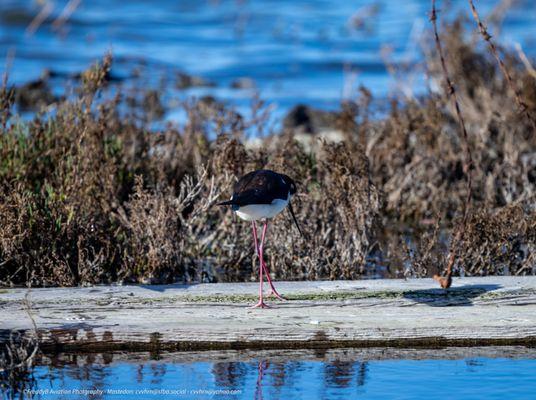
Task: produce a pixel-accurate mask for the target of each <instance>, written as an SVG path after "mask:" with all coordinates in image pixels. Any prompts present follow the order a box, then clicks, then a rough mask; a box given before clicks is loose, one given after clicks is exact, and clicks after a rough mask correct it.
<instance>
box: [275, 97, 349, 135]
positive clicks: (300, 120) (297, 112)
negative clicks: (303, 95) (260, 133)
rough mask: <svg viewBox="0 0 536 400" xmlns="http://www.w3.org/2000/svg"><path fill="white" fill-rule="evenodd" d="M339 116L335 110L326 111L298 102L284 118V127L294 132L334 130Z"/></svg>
mask: <svg viewBox="0 0 536 400" xmlns="http://www.w3.org/2000/svg"><path fill="white" fill-rule="evenodd" d="M338 116H339V115H338V113H336V112H333V111H324V110H319V109H315V108H312V107H309V106H307V105H304V104H298V105H296V106H294V107H293V108H292V109H291V110H290V111H289V112H288V113H287V115H286V116H285V118H284V119H283V128H284V129H286V130H291V131H293V132H294V133H310V134H316V133H320V132H321V131H323V130H334V129H335V128H336V124H337V118H338Z"/></svg>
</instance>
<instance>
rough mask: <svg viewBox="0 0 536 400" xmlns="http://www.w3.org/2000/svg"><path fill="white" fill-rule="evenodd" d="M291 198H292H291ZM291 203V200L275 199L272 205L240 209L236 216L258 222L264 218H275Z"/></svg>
mask: <svg viewBox="0 0 536 400" xmlns="http://www.w3.org/2000/svg"><path fill="white" fill-rule="evenodd" d="M289 197H290V196H289ZM288 201H289V198H287V199H286V200H282V199H275V200H274V201H272V204H250V205H247V206H242V207H240V208H239V209H238V210H237V211H236V214H237V215H238V216H239V217H240V218H242V219H245V220H246V221H256V220H258V219H264V218H273V217H275V216H276V215H277V214H279V213H280V212H281V211H283V210H284V209H285V207H286V206H287V204H288Z"/></svg>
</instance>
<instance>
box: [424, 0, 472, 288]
mask: <svg viewBox="0 0 536 400" xmlns="http://www.w3.org/2000/svg"><path fill="white" fill-rule="evenodd" d="M430 21H431V22H432V24H433V26H434V36H435V45H436V48H437V52H438V53H439V57H440V59H441V68H442V71H443V76H444V78H445V83H446V85H447V93H448V95H449V97H450V98H451V99H452V103H453V105H454V108H455V110H456V116H457V118H458V123H459V126H460V131H461V133H462V134H461V140H462V143H463V150H464V165H463V172H464V174H465V176H466V178H467V194H466V199H465V202H464V204H463V218H462V221H461V223H460V224H459V225H458V226H457V227H456V234H455V235H454V237H453V238H452V244H451V248H450V254H449V258H448V262H447V268H446V274H445V276H444V277H442V276H439V275H434V279H435V280H436V281H438V282H439V284H440V285H441V287H442V288H444V289H447V288H449V287H450V286H451V284H452V267H453V265H454V262H455V261H456V255H457V254H458V250H459V248H460V246H461V243H462V242H463V238H464V234H465V230H466V227H467V219H468V215H469V210H470V207H471V198H472V191H473V190H472V189H473V180H472V175H471V167H472V164H473V157H472V154H471V148H470V146H469V140H468V135H467V129H466V128H465V122H464V119H463V115H462V112H461V109H460V104H459V102H458V97H457V95H456V89H455V88H454V85H453V84H452V81H451V80H450V77H449V73H448V69H447V64H446V62H445V56H444V54H443V48H442V46H441V40H440V39H439V34H438V30H437V12H436V7H435V0H432V14H431V15H430Z"/></svg>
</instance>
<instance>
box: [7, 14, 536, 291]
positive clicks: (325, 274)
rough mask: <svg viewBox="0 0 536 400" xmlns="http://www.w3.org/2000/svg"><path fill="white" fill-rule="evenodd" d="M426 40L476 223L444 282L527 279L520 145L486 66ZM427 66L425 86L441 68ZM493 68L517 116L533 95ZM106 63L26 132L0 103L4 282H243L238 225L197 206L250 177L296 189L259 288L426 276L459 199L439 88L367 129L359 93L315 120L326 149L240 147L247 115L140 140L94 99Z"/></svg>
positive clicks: (453, 39)
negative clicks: (327, 128)
mask: <svg viewBox="0 0 536 400" xmlns="http://www.w3.org/2000/svg"><path fill="white" fill-rule="evenodd" d="M441 31H442V32H445V34H444V35H443V36H442V37H441V42H442V45H443V48H444V51H445V62H446V64H447V67H448V71H449V75H450V76H451V79H452V81H453V82H454V83H455V85H456V93H457V96H458V99H459V103H460V107H461V109H462V111H463V115H464V118H465V123H466V127H467V142H468V145H469V146H470V148H471V149H472V156H473V163H472V169H471V172H472V176H473V191H472V194H471V201H472V203H473V205H474V210H478V212H473V213H471V214H470V215H469V217H468V219H467V224H466V225H467V228H466V229H465V234H464V240H463V243H462V244H461V245H460V246H458V247H459V252H458V258H457V262H456V264H455V265H454V270H455V272H459V271H463V273H464V274H465V275H482V274H492V273H493V274H497V273H505V272H508V273H511V274H529V273H534V269H535V267H534V265H535V262H536V260H535V259H534V256H533V254H534V249H535V243H536V238H535V235H534V231H535V229H534V228H535V222H534V221H535V213H536V209H535V207H534V204H535V203H536V202H535V197H536V150H535V149H536V142H535V141H536V135H534V132H533V131H532V126H531V124H530V121H528V120H527V119H526V118H523V117H520V114H519V112H518V111H519V110H518V107H517V106H516V103H515V100H514V99H513V97H512V96H513V95H514V93H513V92H511V91H509V90H508V87H509V85H508V82H507V81H506V80H505V78H504V76H503V74H502V73H501V72H500V70H499V68H498V66H497V64H496V62H495V60H494V59H493V56H492V55H490V54H488V53H487V52H486V51H483V50H482V49H479V48H478V47H475V46H474V45H472V44H471V43H469V42H468V41H466V40H465V37H466V35H465V33H464V29H463V24H462V23H461V22H456V23H454V24H452V25H445V26H444V27H442V29H441ZM433 45H434V42H433V41H430V43H429V46H433ZM427 54H431V56H429V58H428V59H427V68H428V73H429V75H430V79H431V81H432V82H436V83H439V82H441V81H442V80H443V73H442V68H441V64H440V61H439V59H438V58H437V57H436V56H434V55H433V54H434V53H433V52H429V51H428V52H427ZM505 54H506V56H505V57H504V63H505V65H506V66H507V68H508V71H509V74H510V76H511V79H512V82H513V83H514V84H515V85H517V86H518V87H520V88H521V87H523V90H520V92H519V96H520V97H521V99H522V100H523V102H524V103H525V104H526V105H527V110H528V112H530V113H533V114H534V112H535V111H536V80H535V79H534V78H533V77H532V76H531V75H530V72H529V71H527V69H526V68H525V65H524V64H523V62H521V61H520V60H518V59H517V58H516V56H515V55H511V54H508V53H507V52H506V53H505ZM110 65H111V57H109V56H107V57H105V59H104V60H103V62H101V63H99V64H98V65H95V66H93V67H92V68H90V69H89V70H88V71H87V72H85V73H84V74H83V75H82V77H83V79H82V82H81V84H80V85H79V91H78V94H77V96H76V98H70V99H68V100H59V101H58V103H57V104H56V106H55V107H56V111H55V113H53V114H39V115H36V117H35V118H34V119H33V120H31V121H28V122H19V121H17V119H16V118H13V115H12V114H13V108H12V103H13V101H14V95H13V93H14V91H13V90H11V89H10V88H3V89H2V91H0V105H1V107H2V109H1V110H0V122H2V125H1V126H2V134H1V135H0V193H1V197H0V214H1V216H2V218H0V267H1V268H0V282H1V283H2V284H3V285H12V284H23V283H25V284H30V285H78V284H90V283H97V282H113V281H117V280H123V281H128V282H154V283H156V282H172V281H183V280H184V281H201V280H219V281H232V280H250V279H254V278H255V275H254V271H253V265H254V263H253V246H252V243H251V238H250V226H249V224H247V223H242V222H239V221H237V220H236V219H235V218H234V217H233V215H232V213H231V212H229V211H227V210H224V209H221V208H219V207H213V204H214V203H215V202H217V201H219V200H221V199H225V198H227V197H228V196H229V195H230V191H231V187H232V184H233V182H234V180H235V179H236V178H238V177H239V176H241V175H242V174H244V173H245V172H248V171H250V170H252V169H256V168H271V169H275V170H279V171H284V172H285V173H286V174H288V175H289V176H291V177H293V178H294V179H295V180H296V181H297V183H298V193H299V194H298V196H297V198H296V204H295V209H296V212H297V217H298V219H299V220H300V221H301V222H302V225H303V229H304V230H305V231H306V233H307V234H308V237H309V239H308V240H306V239H304V238H302V237H300V236H299V235H298V233H297V231H296V230H295V229H294V228H293V227H292V225H291V221H290V219H289V217H288V216H287V215H286V214H283V215H282V216H280V217H278V218H276V219H275V220H274V222H273V224H272V225H271V227H270V230H269V237H270V238H269V240H268V245H267V247H268V248H267V252H266V254H267V258H266V261H267V263H268V266H269V268H270V271H271V272H272V274H273V275H274V277H275V278H276V279H341V278H342V279H355V278H359V277H361V276H363V275H370V273H369V271H368V270H367V268H373V266H374V265H380V266H381V265H385V266H386V267H387V269H388V271H387V274H388V276H399V277H400V276H431V275H432V274H433V273H437V272H438V271H439V270H440V269H441V268H442V267H443V265H444V262H443V260H444V259H445V251H446V249H448V248H449V242H450V239H451V237H452V232H453V229H454V227H455V226H456V225H457V224H458V222H459V221H460V218H462V217H463V215H462V213H460V210H462V209H463V204H464V203H465V202H466V198H467V196H468V191H467V185H466V181H465V175H464V168H463V165H464V163H465V160H464V151H463V150H464V144H463V142H462V141H461V140H460V136H459V134H458V131H457V119H456V111H455V109H454V108H453V107H452V105H451V104H450V103H449V97H448V92H447V91H446V89H445V88H444V87H443V86H442V85H441V84H440V83H439V84H437V85H436V86H437V88H438V89H437V92H434V93H430V94H429V95H428V96H426V97H425V98H422V99H419V100H404V101H398V102H396V101H395V102H393V104H392V107H391V110H390V112H389V114H388V115H387V116H386V117H385V118H381V119H373V118H371V117H370V115H369V109H368V104H369V103H370V93H368V92H367V91H366V90H363V91H362V94H361V96H360V98H359V99H358V100H357V101H356V103H355V104H348V103H346V104H343V105H342V106H341V110H340V112H338V113H334V114H333V115H331V116H330V118H333V122H332V124H333V127H332V128H333V129H336V130H338V131H339V132H340V133H341V135H342V137H343V140H342V141H341V142H339V143H333V142H329V141H320V140H316V139H313V140H312V145H311V144H308V145H307V146H306V145H304V144H303V143H301V142H300V141H298V140H297V139H296V137H295V136H294V133H293V132H292V130H287V131H286V132H285V133H283V134H281V135H269V136H266V137H265V138H264V139H263V143H262V146H260V147H253V146H250V145H247V146H246V145H245V142H246V140H245V137H246V131H247V130H253V131H255V130H256V131H262V132H264V129H265V123H266V115H265V112H264V111H263V110H265V109H264V108H263V105H262V104H261V103H259V104H257V105H256V106H255V107H258V109H257V110H256V112H254V113H253V114H254V117H253V118H251V119H246V118H244V117H242V116H240V115H239V114H238V113H236V111H234V110H232V109H230V108H229V107H226V106H224V105H221V104H219V103H217V102H213V101H208V100H207V99H205V100H202V101H198V102H195V101H191V102H188V103H186V104H184V110H185V112H186V114H187V121H186V122H185V123H184V124H182V125H180V126H178V127H169V128H166V129H161V130H157V131H151V130H149V129H148V124H147V123H148V122H150V116H147V115H145V116H144V117H143V118H139V119H134V118H130V117H129V116H130V115H132V114H133V113H134V112H131V110H130V109H129V102H128V101H127V100H128V99H127V98H126V97H125V96H122V95H121V94H120V93H119V94H117V95H115V96H114V97H109V96H103V95H102V93H103V92H106V85H107V79H108V74H109V68H110ZM151 96H152V97H151ZM150 97H151V98H153V97H154V95H150ZM141 98H143V96H142V97H141ZM153 100H154V99H153ZM153 115H156V114H155V113H153ZM212 137H216V138H217V139H216V140H210V139H209V138H212ZM276 238H277V240H276ZM379 270H380V272H381V268H380V269H379Z"/></svg>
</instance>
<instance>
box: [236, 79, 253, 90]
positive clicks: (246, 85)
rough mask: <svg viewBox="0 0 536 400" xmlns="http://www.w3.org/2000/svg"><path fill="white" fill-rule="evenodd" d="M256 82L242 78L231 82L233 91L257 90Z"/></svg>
mask: <svg viewBox="0 0 536 400" xmlns="http://www.w3.org/2000/svg"><path fill="white" fill-rule="evenodd" d="M255 86H256V85H255V81H254V80H253V79H251V78H247V77H242V78H238V79H235V80H234V81H232V82H231V88H233V89H255Z"/></svg>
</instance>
